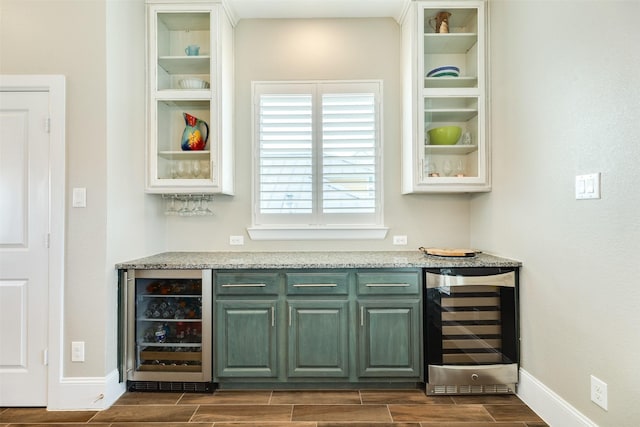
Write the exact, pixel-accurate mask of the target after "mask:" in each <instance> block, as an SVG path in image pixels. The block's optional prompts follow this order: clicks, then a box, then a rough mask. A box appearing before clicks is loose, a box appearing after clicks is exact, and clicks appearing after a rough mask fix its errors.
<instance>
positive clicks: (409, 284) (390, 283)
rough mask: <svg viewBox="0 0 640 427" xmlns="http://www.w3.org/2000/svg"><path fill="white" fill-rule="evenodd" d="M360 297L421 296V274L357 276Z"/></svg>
mask: <svg viewBox="0 0 640 427" xmlns="http://www.w3.org/2000/svg"><path fill="white" fill-rule="evenodd" d="M356 282H357V286H358V294H360V295H396V294H397V295H408V294H409V295H418V294H420V284H421V280H420V272H419V271H418V270H415V271H406V272H390V271H371V272H366V273H364V272H360V273H357V274H356Z"/></svg>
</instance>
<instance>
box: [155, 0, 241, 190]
mask: <svg viewBox="0 0 640 427" xmlns="http://www.w3.org/2000/svg"><path fill="white" fill-rule="evenodd" d="M147 31H148V34H147V39H148V42H147V73H148V75H147V80H148V83H147V99H148V106H147V139H148V141H147V159H146V160H147V161H146V163H147V168H146V177H147V179H146V190H147V192H150V193H172V194H185V193H198V194H206V193H224V194H233V170H232V167H233V146H232V138H233V135H232V123H231V118H232V113H233V26H232V24H231V22H230V21H229V19H228V17H227V15H226V13H225V11H224V8H223V7H222V5H221V4H219V3H218V2H215V1H210V2H197V1H195V2H193V3H187V2H176V3H168V2H166V1H160V0H147Z"/></svg>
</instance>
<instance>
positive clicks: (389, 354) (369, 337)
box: [358, 299, 422, 379]
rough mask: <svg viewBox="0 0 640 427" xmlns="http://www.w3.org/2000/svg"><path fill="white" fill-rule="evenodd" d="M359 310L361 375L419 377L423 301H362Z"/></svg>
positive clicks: (359, 303) (359, 373) (359, 371)
mask: <svg viewBox="0 0 640 427" xmlns="http://www.w3.org/2000/svg"><path fill="white" fill-rule="evenodd" d="M358 310H359V315H360V319H358V320H359V327H358V375H359V376H360V377H414V378H416V379H418V378H420V376H421V369H420V354H421V351H420V345H421V344H420V343H421V342H422V341H421V340H420V331H421V326H420V319H421V316H420V300H419V299H411V300H405V299H402V300H395V301H394V300H386V301H379V300H372V301H366V300H360V301H359V302H358Z"/></svg>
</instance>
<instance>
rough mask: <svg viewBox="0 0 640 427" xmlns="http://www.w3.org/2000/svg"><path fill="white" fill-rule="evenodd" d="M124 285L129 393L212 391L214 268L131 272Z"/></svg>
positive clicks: (123, 326) (123, 367)
mask: <svg viewBox="0 0 640 427" xmlns="http://www.w3.org/2000/svg"><path fill="white" fill-rule="evenodd" d="M121 283H122V284H121V288H122V289H121V291H120V297H121V299H122V301H121V307H123V309H122V310H121V313H120V318H121V329H120V330H121V335H122V337H121V354H120V359H121V362H120V363H121V372H122V373H121V376H123V377H124V378H122V379H123V380H126V381H127V387H128V389H129V390H130V391H194V392H205V391H212V390H213V384H212V383H211V365H212V355H211V354H212V351H211V336H212V333H211V328H212V323H211V322H212V321H211V305H212V302H211V298H212V291H211V270H127V271H123V272H122V273H121Z"/></svg>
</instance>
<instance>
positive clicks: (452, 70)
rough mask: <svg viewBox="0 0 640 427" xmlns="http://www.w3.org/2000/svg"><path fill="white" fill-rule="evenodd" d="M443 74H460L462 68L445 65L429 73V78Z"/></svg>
mask: <svg viewBox="0 0 640 427" xmlns="http://www.w3.org/2000/svg"><path fill="white" fill-rule="evenodd" d="M443 72H447V73H456V74H460V68H458V67H456V66H455V65H443V66H441V67H436V68H433V69H432V70H431V71H429V72H428V73H427V77H434V74H440V73H443Z"/></svg>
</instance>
